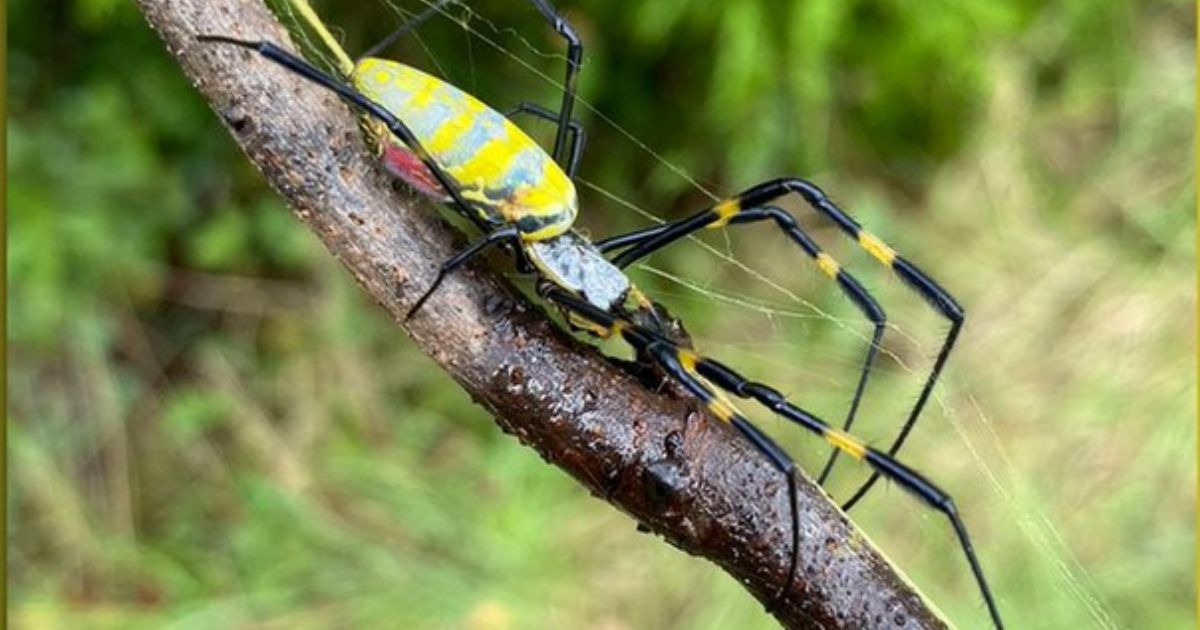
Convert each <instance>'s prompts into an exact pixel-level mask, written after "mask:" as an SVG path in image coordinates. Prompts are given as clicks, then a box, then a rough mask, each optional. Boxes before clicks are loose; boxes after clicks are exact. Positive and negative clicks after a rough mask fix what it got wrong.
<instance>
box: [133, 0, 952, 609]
mask: <svg viewBox="0 0 1200 630" xmlns="http://www.w3.org/2000/svg"><path fill="white" fill-rule="evenodd" d="M138 4H139V5H140V6H141V9H142V11H143V13H144V14H145V16H146V18H147V20H148V21H149V22H150V24H151V26H152V27H153V28H154V29H155V31H157V32H158V34H159V35H160V36H161V37H162V38H163V40H164V41H165V42H166V45H167V48H168V49H169V50H170V51H171V53H172V54H173V55H175V56H176V57H177V58H178V61H179V63H180V65H181V66H182V67H183V70H184V72H185V73H186V74H187V76H188V77H189V78H190V79H191V80H192V82H193V83H194V84H195V85H196V88H197V89H198V90H199V91H200V93H201V94H203V95H204V97H205V98H206V99H207V100H208V101H209V103H210V104H211V105H212V107H213V109H214V110H216V112H217V114H218V115H219V116H220V118H221V119H222V121H224V123H225V125H226V126H227V127H228V128H229V130H230V132H231V133H232V134H233V136H234V138H235V139H236V140H237V142H238V143H239V144H240V145H241V147H242V148H243V150H244V151H245V152H246V155H248V156H249V158H250V160H251V161H252V162H253V163H254V164H255V165H256V166H257V167H258V168H259V169H260V170H261V171H262V172H263V174H264V175H266V177H267V179H268V181H270V183H271V185H272V186H274V187H275V188H276V190H278V191H279V192H280V194H282V195H283V196H284V197H285V198H286V199H287V200H288V203H289V204H290V205H291V206H292V207H293V208H295V210H296V213H297V214H298V215H299V217H300V219H301V220H303V221H304V223H305V224H307V225H308V226H309V227H310V228H311V229H312V230H313V231H314V232H316V234H317V235H318V236H319V237H320V238H321V240H322V241H323V242H324V243H325V246H326V247H327V248H328V249H329V251H330V252H331V253H333V255H334V256H336V257H337V258H338V260H340V261H341V262H342V264H343V265H345V267H346V268H347V269H348V270H349V271H350V272H351V273H352V274H353V275H354V277H355V279H356V280H358V282H359V284H361V285H362V287H363V288H364V289H365V290H366V291H367V292H368V293H369V294H370V295H371V296H372V297H373V298H374V299H375V301H376V302H378V303H379V304H380V305H381V306H383V308H384V309H386V310H387V311H388V313H390V314H391V315H392V317H393V319H395V320H396V321H397V322H398V323H399V325H401V327H403V328H405V329H406V330H407V331H408V333H409V335H410V336H411V337H412V339H413V340H414V341H415V342H416V344H417V345H418V346H419V347H420V348H421V350H422V351H423V352H425V353H426V354H428V355H429V356H430V357H432V358H433V359H434V360H435V361H436V362H437V363H438V364H439V365H441V366H442V368H443V369H445V370H446V371H447V372H448V373H449V374H450V375H451V376H452V377H453V378H454V379H455V380H456V381H458V383H459V384H460V385H461V386H462V387H463V388H464V389H466V390H467V392H469V393H470V394H471V396H472V397H473V398H474V399H475V401H476V402H478V403H479V404H481V405H483V406H484V407H485V408H486V409H487V410H488V411H489V412H491V413H492V414H493V415H494V416H495V418H496V422H497V423H498V424H499V425H500V427H501V428H502V429H503V430H504V431H506V432H508V433H511V434H513V435H515V436H517V438H518V439H520V440H521V442H523V443H525V444H526V445H528V446H531V447H533V448H534V449H536V450H537V451H538V453H539V454H541V456H542V457H543V458H545V459H546V460H547V461H549V462H551V463H553V464H554V465H556V466H558V467H560V468H562V469H563V470H565V471H567V472H568V473H570V474H571V475H572V476H573V477H574V478H575V479H577V480H578V481H579V482H580V483H582V484H584V485H585V486H587V487H588V488H589V489H590V490H591V492H592V493H594V494H595V495H597V496H600V497H602V498H604V499H605V500H606V501H608V502H609V503H612V504H613V505H615V506H616V507H618V508H620V509H621V510H623V511H624V512H626V513H628V514H630V515H631V516H633V517H634V518H635V519H637V520H638V522H639V523H642V524H643V525H644V526H645V527H646V528H648V529H650V530H651V531H654V532H656V533H658V534H660V535H661V536H663V537H664V538H665V539H667V540H668V541H669V542H670V543H671V544H673V545H675V546H676V547H678V548H680V549H683V550H684V551H687V552H688V553H691V554H694V555H700V556H704V557H706V558H708V559H710V560H712V561H713V562H716V563H717V564H719V565H720V566H721V567H723V568H724V569H725V570H726V571H728V572H729V574H730V575H732V576H733V577H734V578H735V579H737V580H738V581H739V582H741V583H742V584H744V585H745V586H746V588H747V589H748V590H749V591H750V592H751V593H752V594H753V595H754V596H755V597H757V598H758V599H759V600H760V601H762V602H768V601H769V600H770V599H771V597H772V596H773V595H774V593H775V592H776V590H777V589H778V588H779V587H780V585H781V584H783V582H784V580H786V577H787V576H786V573H787V569H788V560H789V553H790V549H791V538H792V532H791V526H790V517H789V512H788V499H787V496H786V492H787V485H786V483H785V482H784V480H783V479H782V478H781V476H780V475H779V473H778V472H777V471H776V470H775V469H774V468H772V467H771V465H770V464H769V462H768V461H767V460H766V459H765V458H764V457H762V456H761V455H760V454H759V453H758V452H757V451H755V450H753V449H752V448H751V447H750V445H749V444H747V443H746V442H745V441H744V440H743V439H741V438H740V437H739V436H738V435H737V434H735V433H734V432H732V431H731V430H729V428H728V427H727V426H725V425H723V424H722V423H720V422H718V421H716V420H713V419H711V418H710V417H708V416H707V415H704V414H703V413H702V412H701V411H699V410H698V409H699V407H698V406H697V405H696V404H695V402H694V401H692V400H689V399H682V398H675V397H671V396H665V395H662V394H657V393H653V392H651V391H649V390H648V389H647V388H646V387H644V386H643V385H642V384H641V383H639V381H638V380H637V379H635V378H634V377H633V376H631V375H630V374H629V373H627V372H626V371H624V370H622V369H621V368H620V366H618V365H617V364H616V363H615V362H613V361H611V360H608V359H606V358H605V357H604V356H603V355H601V354H600V353H599V352H597V351H596V350H595V349H593V348H592V347H591V346H588V345H586V344H583V343H580V342H578V341H576V340H575V339H573V338H572V337H570V336H569V335H567V334H565V333H564V332H562V331H561V330H560V329H559V328H557V327H556V326H555V325H553V324H552V323H551V321H550V320H549V319H548V318H547V316H546V314H545V313H544V312H543V311H542V310H541V309H540V308H538V307H537V306H535V305H533V304H532V303H530V302H529V301H528V300H527V299H526V298H525V297H524V296H523V295H522V294H521V293H520V292H518V291H516V290H515V289H514V288H513V287H512V286H510V285H509V284H508V283H507V282H505V281H504V280H502V279H501V278H500V277H499V276H498V275H497V274H492V273H487V272H486V271H481V270H478V269H468V270H465V271H463V272H460V273H456V274H455V275H454V276H453V277H452V278H450V279H449V280H447V282H446V283H445V284H444V285H443V287H442V288H441V289H440V290H439V291H438V292H437V293H436V294H435V295H434V296H433V298H431V299H430V300H429V302H428V303H427V304H426V305H425V306H424V308H423V310H422V311H421V312H420V313H419V314H418V315H417V316H415V317H414V318H413V319H412V321H411V322H409V323H407V324H406V323H403V315H404V313H405V311H406V309H407V308H408V307H409V306H410V305H411V304H412V302H413V301H414V300H415V299H416V297H417V296H418V295H419V294H420V293H421V291H422V289H424V288H425V287H426V286H428V283H429V282H431V281H432V279H433V276H434V273H435V271H436V263H438V262H440V261H442V260H444V259H445V258H446V257H448V256H449V255H450V254H451V253H452V252H453V247H452V245H453V243H454V241H455V239H454V233H453V231H452V230H451V229H449V228H448V227H447V226H446V224H445V223H444V222H443V221H441V220H440V219H439V218H438V215H437V213H436V212H435V211H434V210H433V209H432V208H430V207H428V205H429V204H427V203H424V202H418V201H417V200H415V199H414V198H412V197H411V196H406V195H402V194H398V193H396V192H394V191H393V189H392V186H391V184H390V182H389V181H388V178H387V177H386V175H384V174H383V172H382V170H381V169H379V168H377V167H376V166H375V165H374V164H373V159H372V156H371V155H370V154H369V152H368V151H367V149H366V147H365V145H364V142H363V140H362V136H361V134H360V132H359V129H358V126H357V124H356V120H355V113H354V112H351V111H350V109H349V108H348V107H346V106H345V105H343V104H342V103H340V102H339V101H338V100H337V98H336V97H334V96H332V95H331V94H329V93H328V92H326V91H324V90H321V89H319V88H316V87H314V86H313V85H311V84H309V83H307V82H304V81H303V80H302V79H300V78H298V77H296V76H295V75H293V74H291V73H289V72H287V71H286V70H284V69H282V68H279V67H277V66H275V65H274V64H271V63H268V62H266V61H265V60H262V59H260V58H258V57H256V56H253V55H252V54H250V53H247V52H246V51H244V50H241V49H237V48H234V47H230V46H220V45H209V44H201V43H198V42H197V41H196V40H195V36H196V35H197V34H200V33H209V34H221V35H228V36H234V37H240V38H246V39H269V40H271V41H273V42H276V43H278V44H280V45H285V46H286V45H288V44H289V42H290V41H291V40H290V38H289V37H288V34H287V32H286V31H285V30H284V29H283V28H282V27H281V26H280V25H279V24H278V23H277V22H276V21H275V19H274V17H273V16H272V15H271V14H270V12H269V11H268V10H267V9H266V7H265V6H264V5H263V4H262V3H261V2H259V1H258V0H253V1H251V0H138ZM798 500H799V505H800V511H801V533H800V541H801V549H800V563H799V575H798V578H797V579H796V581H795V582H794V583H793V585H792V588H791V589H790V590H789V592H788V593H787V594H786V596H785V598H784V599H783V600H782V602H781V604H780V605H778V607H777V609H776V610H775V612H774V614H775V616H776V617H777V618H778V619H779V621H780V622H781V623H783V625H785V626H787V627H792V628H812V627H821V628H863V627H893V626H894V627H899V626H903V627H904V628H909V629H911V628H942V627H944V623H943V622H942V621H941V620H940V619H938V618H937V617H936V616H935V615H934V614H933V613H932V612H931V611H930V610H929V609H928V608H927V607H926V606H925V604H924V603H923V602H922V600H921V599H920V598H919V597H918V596H917V595H916V594H915V593H914V592H913V591H912V590H911V589H910V588H909V586H908V585H907V584H906V583H905V582H904V581H903V580H902V579H901V578H899V577H898V576H897V575H896V574H895V573H894V572H893V570H892V568H891V567H890V566H889V565H888V564H887V562H885V561H884V560H883V558H882V557H881V556H880V554H879V552H877V551H876V550H875V549H874V548H873V547H872V546H871V545H870V543H868V542H867V541H866V540H865V539H864V538H863V536H862V535H861V534H860V533H859V532H858V531H857V530H856V529H855V528H854V527H853V526H852V525H851V524H850V523H849V522H848V521H847V519H846V517H845V516H844V515H843V514H842V513H841V512H840V511H839V510H838V509H837V508H836V507H835V506H834V505H832V504H831V503H830V502H829V500H828V499H827V497H826V496H825V494H824V493H823V492H822V491H821V490H820V489H819V488H817V487H816V486H814V485H813V484H812V483H811V482H809V481H807V480H805V479H801V480H799V499H798Z"/></svg>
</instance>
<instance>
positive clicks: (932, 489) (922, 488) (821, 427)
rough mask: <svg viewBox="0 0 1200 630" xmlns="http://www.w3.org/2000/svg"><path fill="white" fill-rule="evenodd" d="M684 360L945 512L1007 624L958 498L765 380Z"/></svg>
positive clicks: (993, 609) (701, 360) (996, 617)
mask: <svg viewBox="0 0 1200 630" xmlns="http://www.w3.org/2000/svg"><path fill="white" fill-rule="evenodd" d="M684 360H685V361H693V362H694V363H695V365H696V371H697V372H698V373H699V374H700V375H701V376H703V377H704V378H705V379H707V380H708V382H710V383H712V384H714V385H716V386H718V387H720V388H721V389H724V390H726V391H728V392H731V393H733V394H735V395H737V396H740V397H742V398H749V399H754V400H756V401H758V402H759V403H760V404H762V405H763V406H765V407H767V408H768V409H770V410H771V411H773V412H775V413H776V414H779V415H780V416H782V417H784V418H786V419H788V420H791V421H792V422H794V423H796V424H798V425H800V426H802V427H804V428H805V429H807V430H809V431H810V432H812V433H815V434H817V435H820V436H821V437H823V438H824V439H825V441H827V442H829V443H830V444H831V445H832V446H833V447H834V448H835V449H836V450H837V451H838V452H840V453H846V454H847V455H849V456H850V457H852V458H854V459H856V460H859V461H862V462H866V464H867V465H868V466H870V467H871V468H872V469H873V471H874V472H875V474H877V475H879V476H882V477H885V478H887V479H888V480H889V481H891V482H892V483H895V484H896V485H898V486H900V487H901V488H903V489H905V490H906V491H908V492H909V493H911V494H913V495H915V496H916V497H917V498H919V499H920V500H921V501H923V502H924V503H925V504H926V505H928V506H929V507H932V508H933V509H935V510H937V511H938V512H941V513H942V514H944V515H945V516H946V518H947V519H949V520H950V524H951V526H952V527H953V528H954V533H955V535H956V536H957V537H958V541H959V544H960V545H961V546H962V550H963V554H964V555H965V556H966V557H967V563H968V564H969V565H970V566H971V573H972V574H973V575H974V577H975V581H976V583H977V584H978V585H979V591H980V593H982V595H983V599H984V602H985V603H986V604H987V607H988V613H989V614H990V615H991V617H992V622H993V623H994V624H995V625H996V628H998V629H999V628H1003V627H1004V625H1003V623H1002V622H1001V621H1000V610H999V609H998V608H997V606H996V601H995V598H994V597H993V596H992V591H991V589H990V588H989V587H988V584H987V579H986V578H985V577H984V575H983V568H982V566H981V565H980V564H979V558H978V557H977V556H976V555H975V548H974V547H973V546H972V545H971V537H970V536H969V535H968V534H967V528H966V525H964V524H963V521H962V517H961V516H959V514H958V510H957V508H956V507H955V505H954V500H953V499H951V498H950V495H949V494H946V493H945V492H944V491H943V490H941V489H940V488H938V487H937V486H936V485H934V484H933V482H931V481H929V480H928V479H926V478H925V477H924V476H922V475H921V474H920V473H918V472H917V471H915V470H913V469H911V468H909V467H908V466H905V465H904V464H902V463H900V462H899V461H898V460H896V459H895V458H894V457H892V456H891V455H889V454H887V453H883V452H881V451H878V450H876V449H874V448H871V447H870V446H867V445H866V444H863V443H862V442H861V441H860V440H859V439H858V438H855V437H854V436H852V435H850V434H848V433H846V432H845V431H839V430H838V429H834V428H832V427H830V426H829V425H828V424H826V423H825V422H823V421H822V420H821V419H820V418H817V417H815V416H813V415H812V414H810V413H808V412H806V411H804V410H803V409H801V408H799V407H797V406H795V405H793V404H792V403H790V402H788V401H787V399H786V398H785V397H784V395H783V394H782V393H780V392H779V391H778V390H776V389H774V388H772V387H770V386H768V385H764V384H762V383H755V382H752V381H749V380H747V379H746V378H745V377H743V376H741V375H740V374H738V373H737V372H735V371H733V370H732V369H730V368H729V367H728V366H726V365H723V364H721V363H719V362H717V361H715V360H712V359H708V358H705V357H699V356H693V357H684Z"/></svg>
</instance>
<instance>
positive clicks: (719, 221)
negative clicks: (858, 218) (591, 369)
mask: <svg viewBox="0 0 1200 630" xmlns="http://www.w3.org/2000/svg"><path fill="white" fill-rule="evenodd" d="M768 220H769V221H774V222H775V225H776V226H778V228H779V229H780V230H782V231H783V232H784V233H785V234H787V236H788V237H789V238H791V239H792V241H793V242H795V243H796V244H797V245H799V246H800V248H801V249H803V250H804V251H805V253H807V254H808V255H809V256H810V257H811V258H812V259H813V260H814V261H815V262H816V264H817V267H819V268H820V269H821V271H822V272H823V273H824V274H825V275H827V276H829V277H830V278H831V279H832V280H834V281H835V282H837V284H838V286H839V287H840V288H841V290H842V292H843V293H845V294H846V296H847V297H848V298H850V301H851V302H853V303H854V305H855V306H856V307H858V309H859V310H860V311H862V313H863V315H865V316H866V318H867V319H868V320H870V322H871V325H872V327H873V329H872V332H871V344H870V346H869V347H868V348H867V354H866V357H865V358H864V359H863V364H862V369H861V371H860V373H859V377H858V384H857V386H856V387H855V389H854V397H853V398H852V399H851V401H850V408H849V410H848V411H847V413H846V419H845V420H844V421H843V423H842V430H843V431H849V430H850V428H851V427H853V426H854V419H855V417H856V416H857V414H858V408H859V405H860V404H861V403H862V398H863V394H864V393H865V392H866V389H867V380H868V379H869V378H870V375H871V367H872V366H873V365H874V363H875V358H876V356H877V355H878V353H879V343H880V341H881V340H882V339H883V331H884V327H885V326H886V322H887V317H886V315H885V314H884V311H883V308H882V307H880V306H879V303H878V302H876V301H875V299H874V298H872V297H871V294H870V293H869V292H868V291H867V290H866V289H865V288H864V287H863V286H862V284H861V283H859V282H858V280H856V279H855V278H854V276H852V275H851V274H850V272H848V271H846V270H845V269H844V268H842V267H841V265H839V264H838V263H837V261H835V260H834V259H833V257H831V256H830V255H829V254H827V253H825V252H824V251H822V250H821V248H820V246H818V245H817V243H816V242H815V241H813V239H812V237H810V236H809V235H808V234H807V233H806V232H805V231H804V230H803V229H802V228H801V227H800V226H799V225H798V224H797V223H796V219H795V217H793V216H792V215H791V214H789V213H788V212H787V211H785V210H784V209H782V208H779V207H776V206H763V207H758V208H742V207H741V206H740V204H737V203H736V201H735V202H726V203H725V204H722V205H719V206H716V207H714V208H709V209H707V210H703V211H701V212H699V213H697V214H695V215H693V216H691V217H687V218H685V219H682V220H680V221H679V222H677V223H664V224H662V225H656V226H653V227H650V228H646V229H643V230H639V231H637V232H632V233H630V234H624V235H620V236H615V237H613V238H609V239H605V240H603V241H600V242H599V243H597V245H596V246H597V247H598V248H599V249H600V251H602V252H606V253H607V252H609V251H613V250H616V249H623V248H632V249H629V250H628V251H626V252H625V253H623V254H621V255H619V256H617V257H616V258H615V259H614V263H615V264H617V265H618V266H620V267H625V266H628V265H629V264H630V263H632V262H633V261H634V260H637V259H638V258H640V257H642V256H645V255H647V254H648V253H649V252H650V251H653V250H655V249H661V248H663V247H666V246H667V245H668V244H670V243H672V242H674V241H676V240H678V239H680V238H683V237H684V236H686V235H688V234H690V233H692V232H696V231H698V230H701V229H705V228H716V227H723V226H725V225H740V224H746V223H756V222H761V221H768ZM837 453H838V451H837V449H834V450H833V454H832V455H831V456H830V458H829V459H828V460H827V461H826V462H825V468H824V469H823V470H822V471H821V474H820V475H818V477H817V483H819V484H822V485H824V483H825V481H826V479H828V478H829V474H830V472H832V470H833V465H834V462H835V461H836V459H835V457H836V455H837Z"/></svg>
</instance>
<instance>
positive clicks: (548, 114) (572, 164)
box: [504, 103, 587, 179]
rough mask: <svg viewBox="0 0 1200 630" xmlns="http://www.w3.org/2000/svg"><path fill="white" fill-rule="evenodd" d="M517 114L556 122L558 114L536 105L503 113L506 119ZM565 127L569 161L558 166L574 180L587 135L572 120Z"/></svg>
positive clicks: (518, 107) (518, 106) (520, 107)
mask: <svg viewBox="0 0 1200 630" xmlns="http://www.w3.org/2000/svg"><path fill="white" fill-rule="evenodd" d="M517 114H529V115H531V116H534V117H536V118H541V119H542V120H549V121H551V122H558V114H556V113H554V112H553V111H550V110H549V109H546V108H545V107H542V106H541V105H538V104H536V103H521V104H519V105H517V106H516V107H513V108H512V109H510V110H508V111H506V112H504V115H505V116H506V117H507V118H512V117H514V116H516V115H517ZM567 126H568V128H569V131H570V134H571V140H570V143H571V159H570V161H568V162H567V163H566V164H562V163H560V164H559V166H562V167H563V168H564V169H565V170H566V171H567V177H570V178H571V179H575V171H577V170H579V160H580V159H581V158H583V147H584V145H585V144H586V143H587V134H586V133H585V132H584V130H583V125H581V124H580V123H579V121H578V120H575V119H573V118H572V119H571V121H570V122H569V123H567Z"/></svg>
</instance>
